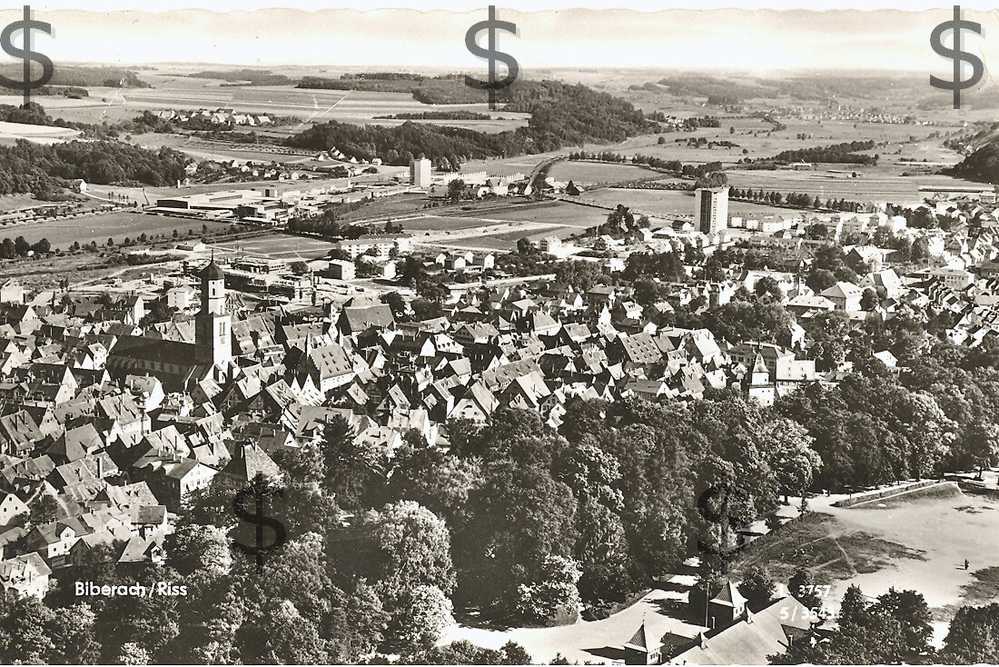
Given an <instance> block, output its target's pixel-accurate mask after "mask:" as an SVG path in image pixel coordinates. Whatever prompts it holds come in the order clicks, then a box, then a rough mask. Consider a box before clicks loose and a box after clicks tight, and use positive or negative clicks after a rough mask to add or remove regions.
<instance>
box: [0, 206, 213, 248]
mask: <svg viewBox="0 0 999 667" xmlns="http://www.w3.org/2000/svg"><path fill="white" fill-rule="evenodd" d="M202 224H204V225H207V226H208V231H209V232H212V231H216V230H224V229H227V228H228V226H229V225H227V224H226V223H221V222H204V221H202V220H188V219H186V218H174V217H169V216H162V215H145V214H143V213H108V214H104V215H88V216H82V217H79V218H71V219H69V220H53V221H46V222H38V223H29V224H22V225H10V226H8V227H4V228H2V231H0V236H10V237H11V238H14V237H16V236H23V237H24V238H25V239H26V240H27V241H28V242H30V243H34V242H35V241H38V240H40V239H43V238H46V239H48V240H49V243H51V244H52V247H53V248H65V247H68V246H69V245H70V244H72V243H73V241H79V242H80V243H81V244H84V243H90V242H91V241H97V244H98V245H103V244H105V243H107V240H108V238H113V239H114V240H115V242H116V243H117V242H119V241H121V240H122V239H124V238H125V237H126V236H127V237H129V238H132V239H135V238H136V237H138V236H139V235H140V234H168V235H169V234H172V233H173V230H175V229H176V230H177V231H178V233H184V232H186V231H187V230H189V229H193V230H195V232H196V233H198V232H200V230H201V226H202Z"/></svg>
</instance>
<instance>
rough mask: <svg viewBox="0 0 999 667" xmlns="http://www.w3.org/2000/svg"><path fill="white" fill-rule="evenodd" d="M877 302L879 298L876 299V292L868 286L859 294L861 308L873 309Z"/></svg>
mask: <svg viewBox="0 0 999 667" xmlns="http://www.w3.org/2000/svg"><path fill="white" fill-rule="evenodd" d="M879 303H880V299H878V293H877V292H875V291H874V290H873V289H871V288H870V287H868V288H866V289H865V290H864V292H863V294H861V295H860V308H861V310H874V309H875V308H877V306H878V304H879Z"/></svg>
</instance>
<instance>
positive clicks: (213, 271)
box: [201, 259, 225, 280]
mask: <svg viewBox="0 0 999 667" xmlns="http://www.w3.org/2000/svg"><path fill="white" fill-rule="evenodd" d="M201 277H202V278H204V279H205V280H225V274H224V273H222V269H220V268H219V265H218V264H216V263H215V260H214V259H213V260H212V261H210V262H208V266H206V267H205V268H204V269H202V271H201Z"/></svg>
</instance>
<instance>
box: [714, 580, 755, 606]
mask: <svg viewBox="0 0 999 667" xmlns="http://www.w3.org/2000/svg"><path fill="white" fill-rule="evenodd" d="M711 602H714V603H716V604H722V605H725V606H726V607H745V606H746V602H748V600H746V598H745V597H744V596H743V595H742V593H740V592H739V589H737V588H736V587H735V584H733V583H732V582H731V581H726V582H725V583H724V584H723V585H722V588H721V590H720V591H718V595H716V596H714V597H713V598H711Z"/></svg>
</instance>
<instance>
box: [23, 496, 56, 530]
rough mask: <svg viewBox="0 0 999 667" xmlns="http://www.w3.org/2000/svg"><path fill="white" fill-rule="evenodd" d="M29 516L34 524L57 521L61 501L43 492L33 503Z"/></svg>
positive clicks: (39, 524)
mask: <svg viewBox="0 0 999 667" xmlns="http://www.w3.org/2000/svg"><path fill="white" fill-rule="evenodd" d="M28 516H29V520H30V521H31V524H32V525H33V526H41V525H43V524H46V523H49V522H51V521H55V520H56V519H57V518H59V501H58V500H56V499H55V498H54V497H52V496H51V495H49V494H48V493H43V494H41V495H40V496H39V497H38V498H36V499H35V502H34V503H32V504H31V512H30V514H29V515H28Z"/></svg>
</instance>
